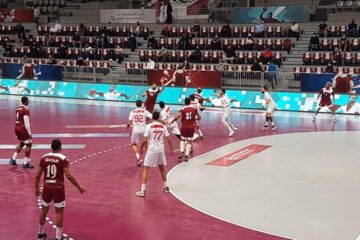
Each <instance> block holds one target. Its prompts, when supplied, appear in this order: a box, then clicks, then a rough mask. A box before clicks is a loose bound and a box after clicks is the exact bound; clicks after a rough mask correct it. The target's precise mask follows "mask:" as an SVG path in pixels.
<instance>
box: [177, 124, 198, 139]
mask: <svg viewBox="0 0 360 240" xmlns="http://www.w3.org/2000/svg"><path fill="white" fill-rule="evenodd" d="M180 133H181V137H182V138H184V139H192V138H193V137H194V133H195V128H194V127H191V126H184V125H183V126H181V129H180Z"/></svg>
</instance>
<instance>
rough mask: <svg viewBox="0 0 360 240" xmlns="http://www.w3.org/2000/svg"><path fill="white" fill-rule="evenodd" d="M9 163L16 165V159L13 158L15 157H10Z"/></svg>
mask: <svg viewBox="0 0 360 240" xmlns="http://www.w3.org/2000/svg"><path fill="white" fill-rule="evenodd" d="M9 164H10V165H11V166H17V163H16V160H15V159H12V158H11V159H10V161H9Z"/></svg>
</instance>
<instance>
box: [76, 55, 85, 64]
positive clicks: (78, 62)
mask: <svg viewBox="0 0 360 240" xmlns="http://www.w3.org/2000/svg"><path fill="white" fill-rule="evenodd" d="M83 54H84V52H81V53H80V54H79V56H77V58H76V65H77V66H84V65H85V61H84V58H83Z"/></svg>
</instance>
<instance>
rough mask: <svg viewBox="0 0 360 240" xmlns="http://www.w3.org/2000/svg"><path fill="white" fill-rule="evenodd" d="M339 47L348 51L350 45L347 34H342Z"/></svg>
mask: <svg viewBox="0 0 360 240" xmlns="http://www.w3.org/2000/svg"><path fill="white" fill-rule="evenodd" d="M338 44H339V49H340V50H341V51H346V50H347V47H348V39H347V38H346V36H345V34H343V35H342V37H341V38H340V40H339V43H338Z"/></svg>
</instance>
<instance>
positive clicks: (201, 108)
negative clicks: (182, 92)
mask: <svg viewBox="0 0 360 240" xmlns="http://www.w3.org/2000/svg"><path fill="white" fill-rule="evenodd" d="M190 101H191V102H190V106H191V107H194V108H196V109H197V111H198V113H199V115H200V114H201V112H202V111H204V110H205V107H204V106H202V105H201V104H200V103H199V100H198V99H197V98H196V97H195V95H194V94H191V95H190ZM195 131H197V133H196V132H195V134H194V138H193V141H195V140H196V139H198V138H200V139H204V134H203V133H202V131H201V128H200V120H199V119H196V129H195Z"/></svg>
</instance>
